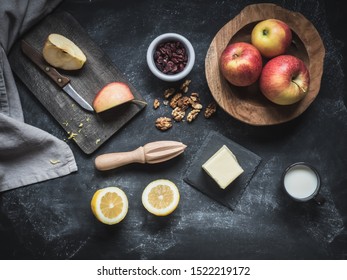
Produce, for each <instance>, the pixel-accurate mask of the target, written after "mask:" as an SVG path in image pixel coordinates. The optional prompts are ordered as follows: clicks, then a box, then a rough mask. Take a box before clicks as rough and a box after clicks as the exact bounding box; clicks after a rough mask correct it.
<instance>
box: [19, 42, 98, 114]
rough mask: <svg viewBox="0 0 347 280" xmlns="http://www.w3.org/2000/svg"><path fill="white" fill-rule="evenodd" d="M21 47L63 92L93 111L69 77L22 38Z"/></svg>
mask: <svg viewBox="0 0 347 280" xmlns="http://www.w3.org/2000/svg"><path fill="white" fill-rule="evenodd" d="M21 48H22V51H23V53H25V55H26V56H27V57H28V58H30V60H31V61H32V62H33V63H34V64H36V65H37V66H38V67H39V68H40V69H41V70H42V71H43V72H44V73H46V75H47V76H48V77H50V78H51V79H52V80H53V81H54V82H55V83H56V84H57V85H58V86H59V87H60V88H61V89H62V90H63V91H64V92H66V93H67V94H68V95H69V96H70V97H71V98H72V99H73V100H75V101H76V102H77V103H78V104H79V105H80V106H81V107H82V108H84V109H86V110H88V111H92V112H93V111H94V109H93V107H92V106H90V105H89V104H88V102H87V101H85V100H84V99H83V97H82V96H80V95H79V94H78V93H77V91H76V90H75V89H74V88H73V87H72V85H71V83H70V79H69V78H68V77H65V76H63V75H61V74H60V73H59V72H58V71H57V69H55V68H54V67H52V66H51V65H49V64H48V63H47V62H46V61H45V59H44V58H43V56H42V54H41V53H40V52H38V51H37V50H36V49H35V48H34V47H32V46H31V45H30V44H29V43H28V42H26V41H24V40H22V41H21Z"/></svg>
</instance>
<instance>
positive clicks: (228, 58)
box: [220, 42, 263, 86]
mask: <svg viewBox="0 0 347 280" xmlns="http://www.w3.org/2000/svg"><path fill="white" fill-rule="evenodd" d="M262 63H263V62H262V57H261V54H260V53H259V51H258V50H257V49H256V48H255V47H254V46H252V45H251V44H249V43H245V42H237V43H233V44H230V45H228V46H227V47H226V48H225V49H224V51H223V52H222V55H221V57H220V69H221V71H222V74H223V76H224V77H225V78H226V79H227V80H228V81H229V82H230V83H231V84H233V85H235V86H249V85H251V84H253V83H254V82H255V81H257V79H258V78H259V76H260V73H261V69H262V66H263V64H262Z"/></svg>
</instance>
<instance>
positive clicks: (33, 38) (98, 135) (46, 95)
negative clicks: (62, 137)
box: [9, 11, 144, 154]
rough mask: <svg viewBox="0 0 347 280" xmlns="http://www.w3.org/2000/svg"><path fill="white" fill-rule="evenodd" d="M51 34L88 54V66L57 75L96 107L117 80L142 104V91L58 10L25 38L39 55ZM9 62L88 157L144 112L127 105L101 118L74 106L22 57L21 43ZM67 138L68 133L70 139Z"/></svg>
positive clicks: (71, 18)
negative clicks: (101, 92) (105, 89)
mask: <svg viewBox="0 0 347 280" xmlns="http://www.w3.org/2000/svg"><path fill="white" fill-rule="evenodd" d="M51 33H58V34H61V35H63V36H65V37H67V38H69V39H70V40H72V41H73V42H74V43H75V44H76V45H77V46H79V47H80V48H81V49H82V51H83V52H84V53H85V55H86V57H87V62H86V64H85V65H84V66H83V68H82V69H80V70H76V71H63V70H59V72H60V73H61V74H63V75H65V76H67V77H69V78H70V79H71V85H72V86H73V87H74V88H75V89H76V91H77V92H78V93H79V94H80V95H81V96H82V97H83V98H84V99H85V100H86V101H87V102H88V103H89V104H92V102H93V99H94V97H95V95H96V93H97V92H98V91H99V90H100V89H102V88H103V87H104V86H105V85H106V84H108V83H110V82H114V81H122V82H125V83H127V84H128V85H129V87H130V89H131V91H132V92H133V94H134V96H135V99H138V100H143V98H142V96H141V95H140V93H139V92H138V91H137V90H136V89H135V88H134V87H133V86H132V85H131V84H130V83H129V82H127V81H126V79H125V77H124V75H123V74H122V73H121V72H120V70H119V69H117V68H116V66H114V65H113V64H112V62H111V61H110V60H109V58H108V57H107V56H106V55H105V54H104V53H103V51H102V50H101V49H100V48H99V47H98V46H97V45H96V44H95V43H94V42H93V41H92V40H91V39H90V37H89V36H88V34H87V33H86V32H85V30H84V29H83V28H82V26H80V24H79V23H78V22H77V21H76V20H75V19H74V18H73V17H72V16H71V15H70V14H68V13H66V12H61V11H60V12H56V13H53V14H51V15H49V16H47V17H46V18H45V19H43V20H42V21H41V22H40V23H39V24H38V25H36V26H34V27H33V28H32V29H31V30H30V31H29V32H28V33H26V34H25V35H24V37H23V39H25V40H26V41H27V42H28V43H29V44H31V45H32V46H33V47H34V48H36V49H37V50H38V51H40V52H41V51H42V47H43V45H44V42H45V40H46V38H47V36H48V35H49V34H51ZM9 59H10V64H11V67H12V70H13V71H14V72H15V74H16V75H17V76H18V77H19V78H20V79H21V80H22V81H23V83H24V84H25V85H26V86H27V87H28V88H29V90H30V91H31V92H32V93H33V94H34V95H35V96H36V97H37V99H38V100H39V101H40V102H41V103H42V104H43V106H44V107H45V108H46V109H47V110H48V112H50V113H51V114H52V116H53V117H54V118H55V119H56V121H58V123H59V124H60V125H61V126H62V128H63V129H64V130H65V131H66V132H67V133H69V132H70V133H76V134H77V135H76V136H75V137H74V138H72V139H73V140H74V141H75V142H76V144H77V145H78V146H79V147H80V148H81V149H82V151H83V152H85V153H86V154H90V153H92V152H94V151H95V150H96V149H97V148H98V147H100V145H101V144H103V143H104V142H105V141H106V140H107V139H109V138H110V137H111V136H112V135H113V134H114V133H116V132H117V131H118V130H119V129H120V128H121V127H122V126H124V125H125V124H126V123H127V122H128V121H129V120H130V119H131V118H133V117H134V116H135V115H136V114H137V113H138V112H140V111H141V110H142V109H143V108H144V105H140V104H134V103H128V104H125V105H123V106H121V107H116V108H114V109H111V110H109V111H107V112H105V113H103V114H96V113H91V112H88V111H86V110H84V109H82V108H81V107H80V106H79V105H78V104H77V103H75V101H73V100H72V99H71V98H70V97H69V96H68V95H67V94H65V93H64V92H63V91H62V90H61V89H60V88H59V87H58V86H56V84H55V83H54V82H53V81H51V80H50V79H49V78H48V77H47V76H46V75H45V74H44V73H43V72H42V71H41V70H39V68H38V67H37V66H36V65H34V64H33V63H32V62H31V61H30V60H29V59H28V58H27V57H26V56H25V55H24V54H23V53H22V51H21V49H20V41H18V42H17V44H15V46H14V47H13V49H12V50H11V53H10V57H9ZM68 136H69V134H67V138H68Z"/></svg>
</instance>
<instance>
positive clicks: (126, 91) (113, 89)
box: [93, 82, 134, 113]
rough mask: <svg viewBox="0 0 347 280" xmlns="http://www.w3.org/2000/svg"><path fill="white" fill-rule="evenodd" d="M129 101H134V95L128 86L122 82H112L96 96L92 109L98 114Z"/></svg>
mask: <svg viewBox="0 0 347 280" xmlns="http://www.w3.org/2000/svg"><path fill="white" fill-rule="evenodd" d="M130 101H134V95H133V94H132V92H131V90H130V88H129V86H128V85H127V84H125V83H122V82H113V83H110V84H107V85H106V86H104V87H103V88H102V89H101V90H100V91H99V92H98V93H97V94H96V96H95V98H94V101H93V107H94V110H95V112H97V113H100V112H103V111H106V110H108V109H111V108H113V107H116V106H119V105H121V104H124V103H126V102H130Z"/></svg>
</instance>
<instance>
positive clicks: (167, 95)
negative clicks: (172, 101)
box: [164, 88, 175, 99]
mask: <svg viewBox="0 0 347 280" xmlns="http://www.w3.org/2000/svg"><path fill="white" fill-rule="evenodd" d="M174 94H175V89H174V88H168V89H166V90H165V91H164V98H165V99H169V98H170V97H171V96H172V95H174Z"/></svg>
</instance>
